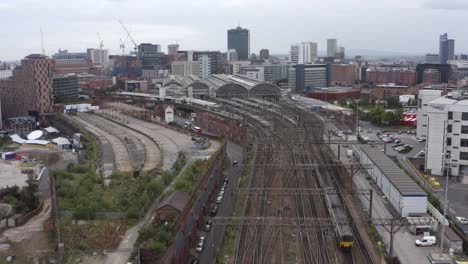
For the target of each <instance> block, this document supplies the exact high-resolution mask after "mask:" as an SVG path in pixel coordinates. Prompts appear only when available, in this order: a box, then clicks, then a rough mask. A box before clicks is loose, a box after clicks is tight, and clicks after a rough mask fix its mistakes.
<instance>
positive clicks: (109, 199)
mask: <svg viewBox="0 0 468 264" xmlns="http://www.w3.org/2000/svg"><path fill="white" fill-rule="evenodd" d="M84 138H85V142H86V144H85V146H86V150H85V155H84V156H85V160H86V161H85V162H84V163H83V164H80V165H74V164H71V165H70V166H68V168H67V170H62V171H57V172H55V178H56V192H57V201H58V208H59V210H66V211H73V212H74V217H75V218H77V219H93V218H94V213H95V212H97V211H107V212H123V213H125V214H126V216H127V218H130V219H135V218H138V217H140V216H141V215H142V214H143V213H144V212H145V210H146V209H147V208H148V206H149V205H150V203H151V201H152V200H153V199H154V198H156V197H158V196H159V195H161V194H162V191H163V190H164V188H165V187H166V186H168V185H169V184H170V183H171V182H172V180H173V178H174V176H175V175H177V173H179V171H180V169H181V168H182V167H183V165H184V164H185V161H186V158H185V155H184V153H179V158H178V160H177V162H176V163H175V164H174V166H173V170H172V171H165V172H163V173H162V175H161V177H158V174H157V173H156V172H145V173H142V175H141V176H140V177H138V178H135V177H133V176H132V175H131V174H130V173H115V174H114V175H112V176H111V183H110V185H109V186H108V187H104V186H103V184H102V178H101V175H99V174H97V173H96V165H95V164H96V159H97V146H96V142H95V140H94V138H93V137H92V136H91V135H89V134H87V133H85V134H84Z"/></svg>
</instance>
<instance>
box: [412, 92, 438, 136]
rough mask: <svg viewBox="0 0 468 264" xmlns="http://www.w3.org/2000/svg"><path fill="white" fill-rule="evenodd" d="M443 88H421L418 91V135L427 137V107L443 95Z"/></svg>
mask: <svg viewBox="0 0 468 264" xmlns="http://www.w3.org/2000/svg"><path fill="white" fill-rule="evenodd" d="M443 94H444V91H443V90H433V89H421V90H419V93H418V122H417V123H416V137H418V138H426V137H427V108H428V104H429V103H430V102H432V101H434V100H435V99H437V98H440V97H442V96H443Z"/></svg>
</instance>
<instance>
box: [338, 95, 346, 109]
mask: <svg viewBox="0 0 468 264" xmlns="http://www.w3.org/2000/svg"><path fill="white" fill-rule="evenodd" d="M338 104H340V106H342V107H345V106H347V105H348V101H347V100H346V98H344V97H342V98H340V100H339V101H338Z"/></svg>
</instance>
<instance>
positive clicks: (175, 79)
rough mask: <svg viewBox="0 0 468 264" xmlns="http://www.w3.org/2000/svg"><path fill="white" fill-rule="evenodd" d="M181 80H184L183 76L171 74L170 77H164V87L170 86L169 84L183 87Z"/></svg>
mask: <svg viewBox="0 0 468 264" xmlns="http://www.w3.org/2000/svg"><path fill="white" fill-rule="evenodd" d="M181 81H182V77H181V76H177V75H169V78H166V79H164V81H163V87H166V86H169V85H175V86H180V87H183V85H182V82H181Z"/></svg>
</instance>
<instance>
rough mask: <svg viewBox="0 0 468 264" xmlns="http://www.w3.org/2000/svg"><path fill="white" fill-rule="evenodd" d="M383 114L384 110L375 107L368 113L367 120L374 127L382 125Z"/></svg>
mask: <svg viewBox="0 0 468 264" xmlns="http://www.w3.org/2000/svg"><path fill="white" fill-rule="evenodd" d="M384 112H385V109H383V108H382V107H375V108H373V109H372V110H371V111H370V112H369V114H368V115H369V118H368V119H369V120H370V121H371V122H372V123H373V124H376V125H380V124H382V114H383V113H384Z"/></svg>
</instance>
